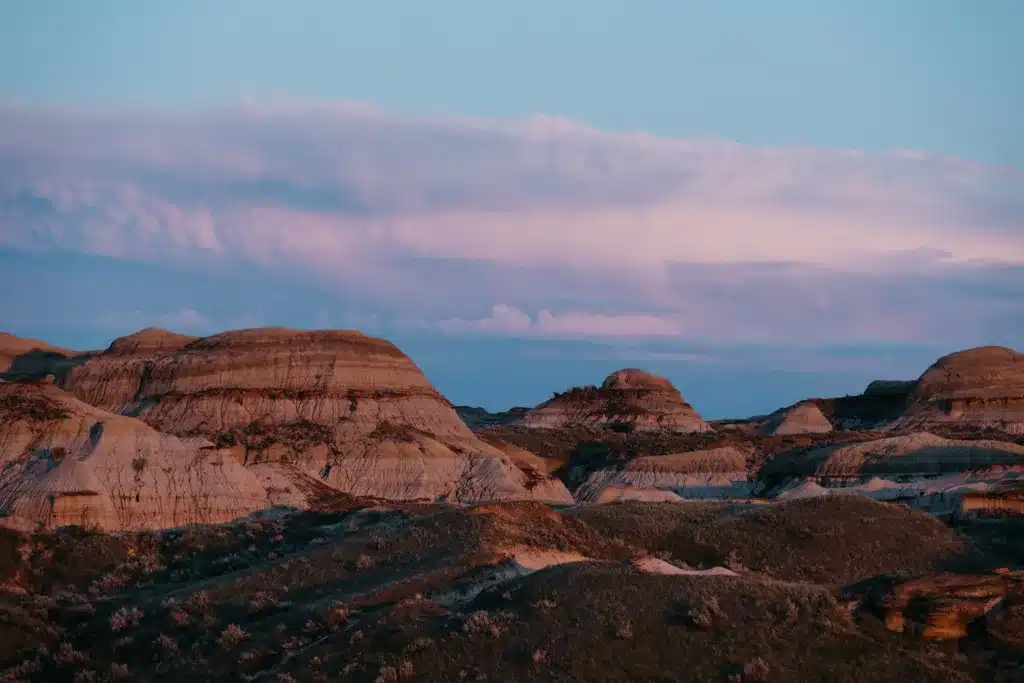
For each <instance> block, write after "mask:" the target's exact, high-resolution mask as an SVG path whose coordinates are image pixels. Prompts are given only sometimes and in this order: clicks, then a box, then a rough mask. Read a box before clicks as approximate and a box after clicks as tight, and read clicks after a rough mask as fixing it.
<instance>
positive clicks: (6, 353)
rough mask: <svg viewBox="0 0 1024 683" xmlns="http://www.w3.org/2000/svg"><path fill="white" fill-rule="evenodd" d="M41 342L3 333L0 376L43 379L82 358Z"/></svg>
mask: <svg viewBox="0 0 1024 683" xmlns="http://www.w3.org/2000/svg"><path fill="white" fill-rule="evenodd" d="M82 355H83V354H82V353H81V352H79V351H72V350H70V349H62V348H60V347H57V346H53V345H51V344H47V343H46V342H43V341H39V340H38V339H27V338H25V337H16V336H14V335H13V334H7V333H6V332H0V377H11V378H13V377H24V376H29V377H40V376H44V375H50V374H56V373H58V372H61V371H62V370H63V369H64V368H66V367H68V366H70V365H71V364H73V363H74V359H75V358H78V357H80V356H82Z"/></svg>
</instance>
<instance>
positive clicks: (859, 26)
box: [0, 0, 1024, 166]
mask: <svg viewBox="0 0 1024 683" xmlns="http://www.w3.org/2000/svg"><path fill="white" fill-rule="evenodd" d="M0 12H2V16H3V18H4V20H3V21H0V64H3V65H4V67H3V68H2V69H0V96H2V97H5V98H8V99H11V98H13V99H26V100H31V101H44V102H76V103H81V102H90V103H95V102H100V103H134V104H152V103H160V104H182V103H187V104H196V103H210V102H216V103H219V102H222V101H223V100H225V99H233V98H243V97H252V98H256V99H259V98H262V97H267V96H278V97H283V96H288V97H297V98H318V99H331V100H337V99H342V100H353V99H354V100H364V101H367V102H373V103H375V104H378V105H381V106H383V107H386V108H389V109H396V110H399V111H404V112H424V111H435V110H440V111H449V112H452V113H457V114H467V115H476V116H485V117H494V116H499V117H502V116H510V117H518V116H523V115H526V114H529V113H532V112H543V113H547V114H552V115H557V116H562V117H566V118H570V119H573V120H578V121H583V122H587V123H590V124H592V125H595V126H598V127H602V128H610V129H614V130H627V131H631V130H647V131H650V132H652V133H656V134H660V135H666V136H671V137H691V136H695V135H712V136H716V137H724V138H727V139H732V140H737V141H739V142H743V143H746V144H753V145H780V144H802V145H813V146H826V147H854V148H858V149H868V150H875V151H881V150H888V149H894V148H900V147H906V148H911V149H924V150H928V151H931V152H936V153H945V154H953V155H957V156H966V157H968V158H973V159H976V160H986V161H993V162H999V163H1009V164H1016V165H1018V166H1019V165H1021V164H1024V135H1022V133H1021V125H1022V124H1021V123H1020V121H1021V119H1022V118H1024V117H1022V116H1021V112H1022V111H1024V88H1022V87H1021V86H1020V84H1021V83H1022V82H1024V41H1021V40H1020V30H1021V29H1020V27H1021V26H1024V4H1022V3H1020V2H1017V0H986V2H982V3H965V2H961V1H958V0H902V1H901V2H889V1H887V0H834V1H832V2H820V1H818V0H779V1H778V2H772V3H752V2H746V1H744V0H720V1H716V2H710V1H704V2H689V1H687V0H646V1H644V2H633V1H631V0H555V1H551V0H521V1H520V2H504V1H497V0H482V1H479V2H467V1H465V0H433V1H432V2H407V1H406V0H377V1H375V2H360V1H355V0H296V1H295V2H280V1H279V0H222V1H220V2H216V3H211V2H206V1H205V0H175V1H174V2H162V3H152V2H137V1H136V0H92V1H90V2H80V1H79V0H33V1H32V2H22V3H8V4H6V5H5V6H4V7H3V8H2V9H0Z"/></svg>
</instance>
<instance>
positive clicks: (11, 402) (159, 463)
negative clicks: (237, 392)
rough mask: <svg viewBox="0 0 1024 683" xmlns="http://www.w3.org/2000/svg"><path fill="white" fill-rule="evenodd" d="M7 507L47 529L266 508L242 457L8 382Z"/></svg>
mask: <svg viewBox="0 0 1024 683" xmlns="http://www.w3.org/2000/svg"><path fill="white" fill-rule="evenodd" d="M0 467H2V470H0V508H2V509H5V510H8V511H9V513H10V514H12V515H15V516H20V517H23V518H26V519H28V520H30V521H32V522H34V523H36V524H39V525H40V526H42V527H43V528H52V527H54V526H60V525H63V524H84V525H86V526H91V527H97V528H100V529H104V530H129V529H140V528H147V527H148V528H163V527H170V526H178V525H182V524H189V523H219V522H225V521H230V520H233V519H236V518H238V517H241V516H244V515H247V514H249V513H251V512H254V511H256V510H261V509H263V508H266V507H268V505H269V503H268V500H267V496H266V493H265V491H264V489H263V487H262V486H261V484H260V482H259V480H258V479H257V478H256V476H255V475H253V474H252V473H251V472H249V471H247V470H246V469H245V468H244V467H242V466H241V465H240V464H239V463H238V462H237V461H235V460H233V459H231V458H223V457H222V456H220V455H219V454H217V453H216V452H214V451H212V450H211V449H202V448H199V447H197V446H195V445H191V444H187V443H184V442H183V441H182V440H180V439H178V438H176V437H174V436H171V435H169V434H162V433H160V432H158V431H156V430H154V429H153V428H152V427H149V426H148V425H146V424H144V423H142V422H140V421H139V420H135V419H132V418H128V417H123V416H120V415H113V414H111V413H107V412H105V411H103V410H100V409H98V408H95V407H93V406H90V405H87V404H85V403H82V402H81V401H78V400H77V399H75V398H74V397H72V396H70V395H68V394H66V393H65V392H62V391H60V390H59V389H57V388H56V387H54V386H52V385H48V384H20V383H5V384H2V385H0Z"/></svg>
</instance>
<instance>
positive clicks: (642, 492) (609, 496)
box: [590, 485, 683, 503]
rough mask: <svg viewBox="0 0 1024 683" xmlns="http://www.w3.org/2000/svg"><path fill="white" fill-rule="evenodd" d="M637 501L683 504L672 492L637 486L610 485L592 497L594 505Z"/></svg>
mask: <svg viewBox="0 0 1024 683" xmlns="http://www.w3.org/2000/svg"><path fill="white" fill-rule="evenodd" d="M626 501H636V502H641V503H682V502H683V498H682V497H681V496H679V495H678V494H676V493H674V492H672V491H666V490H663V489H643V488H639V487H636V486H615V485H608V486H605V487H604V488H602V489H599V490H598V491H597V492H596V493H595V494H594V495H593V496H591V501H590V502H592V503H623V502H626Z"/></svg>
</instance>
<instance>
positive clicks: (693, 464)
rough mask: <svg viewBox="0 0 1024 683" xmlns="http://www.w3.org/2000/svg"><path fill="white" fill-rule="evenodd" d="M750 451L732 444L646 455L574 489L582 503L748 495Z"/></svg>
mask: <svg viewBox="0 0 1024 683" xmlns="http://www.w3.org/2000/svg"><path fill="white" fill-rule="evenodd" d="M752 489H753V482H752V481H751V480H750V478H749V477H748V475H747V454H746V453H745V452H743V451H742V450H740V449H738V448H736V447H733V446H722V447H719V448H711V449H706V450H698V451H689V452H685V453H671V454H667V455H647V456H641V457H638V458H633V459H632V460H629V461H628V462H626V463H624V464H623V465H621V466H616V467H608V468H602V469H599V470H597V471H595V472H592V473H591V474H590V475H589V476H588V477H587V479H586V481H584V482H583V484H582V485H581V486H580V487H579V488H578V489H577V490H576V498H577V500H579V501H580V502H609V501H612V500H648V501H654V500H683V499H688V498H689V499H693V498H700V499H707V498H719V499H723V498H741V497H744V496H748V495H750V493H751V491H752Z"/></svg>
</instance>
